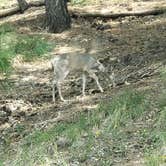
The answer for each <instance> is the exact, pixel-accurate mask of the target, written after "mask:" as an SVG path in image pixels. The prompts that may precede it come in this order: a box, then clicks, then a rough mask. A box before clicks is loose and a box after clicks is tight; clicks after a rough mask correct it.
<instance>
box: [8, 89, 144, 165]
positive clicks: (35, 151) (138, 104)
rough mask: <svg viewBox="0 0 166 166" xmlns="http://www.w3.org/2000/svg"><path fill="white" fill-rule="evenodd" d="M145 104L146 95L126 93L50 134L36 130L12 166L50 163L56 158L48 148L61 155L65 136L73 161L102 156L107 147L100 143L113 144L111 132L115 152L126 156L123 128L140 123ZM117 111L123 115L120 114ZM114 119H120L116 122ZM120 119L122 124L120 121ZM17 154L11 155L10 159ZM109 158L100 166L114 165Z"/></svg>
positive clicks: (18, 152)
mask: <svg viewBox="0 0 166 166" xmlns="http://www.w3.org/2000/svg"><path fill="white" fill-rule="evenodd" d="M145 101H146V100H145V97H144V95H143V94H142V93H140V92H137V91H125V92H123V93H121V94H119V95H117V96H116V97H115V99H114V100H112V101H110V102H108V103H102V104H100V106H99V108H98V109H95V110H91V111H89V112H88V113H81V114H80V115H78V116H77V117H75V118H74V121H73V122H70V123H69V122H61V123H58V124H56V125H55V126H54V127H52V128H51V129H49V130H46V131H40V130H36V131H33V133H32V134H30V135H28V136H26V137H25V138H24V139H23V141H22V143H21V144H20V146H19V147H18V150H17V153H16V154H13V155H14V156H15V157H14V160H13V157H11V159H10V160H11V162H12V165H13V166H15V165H24V164H25V163H28V165H34V164H46V162H47V159H49V160H50V159H51V158H52V156H50V154H49V152H48V151H47V149H48V147H50V146H51V147H53V151H54V155H55V154H57V156H59V155H60V153H59V149H58V148H57V146H56V140H58V138H59V137H65V138H67V139H68V140H70V145H69V147H68V146H67V147H65V149H66V150H67V151H68V152H69V153H70V157H71V159H73V160H81V161H84V160H87V159H88V158H89V156H90V155H92V156H93V155H94V156H96V157H101V155H102V153H100V150H101V148H103V147H102V146H100V143H99V142H98V140H99V141H101V140H102V141H104V142H105V141H106V142H107V141H109V140H110V136H109V134H110V133H112V141H113V142H114V149H113V151H116V153H118V155H119V156H121V157H125V155H126V145H125V141H126V140H127V135H126V133H125V132H122V130H121V127H122V126H123V125H124V124H126V123H128V122H130V121H133V120H136V119H137V118H139V116H141V115H142V114H143V112H144V111H145V108H146V104H145V103H146V102H145ZM116 111H118V112H120V113H121V114H119V113H118V114H116V113H115V112H116ZM113 119H116V120H115V121H114V120H113ZM119 120H120V123H119V122H117V121H119ZM108 127H109V130H108ZM123 127H124V126H123ZM110 129H114V130H110ZM23 130H24V126H23V127H22V126H17V127H16V131H17V132H18V133H21V132H22V131H23ZM84 136H85V138H84ZM105 144H107V143H105ZM119 144H120V145H121V146H119ZM108 146H109V149H110V150H109V149H108V151H109V153H110V154H109V155H111V154H112V151H111V145H107V146H106V147H105V148H108ZM78 154H79V155H78ZM13 155H11V154H9V155H8V156H13ZM104 155H106V154H104ZM109 155H106V156H104V158H102V157H101V160H100V161H99V163H100V164H102V165H103V164H104V163H105V161H106V158H107V161H108V162H109V163H112V159H111V158H109ZM46 158H47V159H46ZM56 159H57V158H56ZM59 160H60V162H61V163H64V165H65V164H66V163H68V160H66V159H64V157H63V156H61V155H60V157H59ZM108 162H107V163H108Z"/></svg>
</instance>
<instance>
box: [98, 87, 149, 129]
mask: <svg viewBox="0 0 166 166" xmlns="http://www.w3.org/2000/svg"><path fill="white" fill-rule="evenodd" d="M147 105H148V103H147V101H146V98H145V96H144V94H143V93H140V92H137V91H129V90H127V91H125V92H123V93H121V94H119V95H117V96H116V97H114V98H113V100H112V102H111V103H110V104H108V105H105V106H101V108H100V109H101V110H102V111H104V112H105V113H106V114H108V118H107V121H108V129H116V128H119V127H121V126H125V125H126V124H127V123H129V122H133V121H134V120H135V119H137V118H139V117H140V116H141V115H142V114H143V112H144V111H145V110H147Z"/></svg>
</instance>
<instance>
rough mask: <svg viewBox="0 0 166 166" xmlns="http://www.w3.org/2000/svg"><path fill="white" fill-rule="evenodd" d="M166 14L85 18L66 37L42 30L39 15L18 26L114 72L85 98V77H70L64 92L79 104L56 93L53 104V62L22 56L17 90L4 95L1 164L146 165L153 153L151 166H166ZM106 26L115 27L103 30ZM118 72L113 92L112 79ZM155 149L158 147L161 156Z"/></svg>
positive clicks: (0, 99) (14, 80) (14, 81)
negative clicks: (24, 59) (87, 55)
mask: <svg viewBox="0 0 166 166" xmlns="http://www.w3.org/2000/svg"><path fill="white" fill-rule="evenodd" d="M26 14H27V13H25V15H26ZM165 17H166V15H165V14H162V15H158V16H147V17H142V18H141V17H140V18H137V17H127V18H123V19H122V18H119V19H118V20H101V19H95V20H91V19H89V20H85V19H82V18H78V19H73V25H72V29H71V30H69V31H66V32H64V33H62V34H49V33H47V32H46V31H44V30H42V29H40V28H39V27H40V25H41V18H40V17H39V18H31V19H30V20H19V21H15V22H14V25H15V26H17V27H18V32H17V33H20V31H21V27H28V31H27V29H26V31H23V32H21V33H26V34H27V33H28V34H29V35H34V34H39V35H41V36H42V37H43V38H46V39H47V40H49V41H50V42H55V43H56V46H55V49H54V53H56V54H62V53H68V52H70V53H73V54H78V53H79V52H84V51H85V50H89V52H90V54H91V55H92V56H95V57H96V58H100V59H101V61H102V63H103V64H104V65H105V67H106V68H107V73H106V74H104V73H98V76H99V79H100V82H101V84H102V86H103V87H104V93H103V94H101V93H100V92H99V91H98V90H97V86H96V84H95V82H93V80H92V79H90V78H89V79H88V83H87V89H86V93H87V97H86V98H85V99H84V100H81V95H80V94H81V79H80V73H71V75H70V76H69V77H68V78H67V79H66V82H65V83H64V86H63V87H64V89H63V94H64V96H65V98H71V99H72V100H73V99H74V100H73V101H71V102H70V103H62V102H60V100H59V96H58V94H57V91H56V103H55V104H54V103H52V96H51V81H52V71H51V70H50V63H49V59H40V60H36V61H34V62H21V61H20V59H18V60H17V59H16V60H15V62H14V67H15V70H14V71H13V72H12V74H11V75H10V77H9V78H8V84H10V86H9V88H8V89H7V90H5V91H4V90H1V93H0V104H1V105H0V109H1V114H0V120H1V122H0V130H1V135H0V141H1V144H0V156H2V159H1V158H0V164H1V162H2V163H4V165H25V163H28V165H99V166H100V165H117V166H119V165H126V166H127V165H138V166H141V165H143V164H144V163H145V158H146V157H145V156H147V158H148V161H149V162H147V163H146V164H147V165H148V164H149V165H150V164H151V163H152V164H153V163H155V164H156V163H157V164H158V165H159V164H161V163H162V164H163V165H164V164H165V155H166V153H165V151H164V150H163V149H164V148H165V146H164V143H165V132H164V130H163V129H165V125H164V124H165V123H164V122H165V120H164V118H165V113H164V112H165V70H166V69H165V65H166V55H165V52H166V47H165V43H166V20H165ZM106 25H109V26H108V27H109V28H106V29H105V28H101V27H102V26H106ZM52 56H53V55H50V57H52ZM112 71H113V72H114V73H115V78H116V80H115V81H116V84H117V85H116V87H114V88H113V87H112V83H111V82H110V80H109V76H110V75H111V73H112ZM162 73H164V74H162ZM1 82H3V80H1ZM76 96H79V98H78V99H76ZM121 98H122V99H121ZM158 98H159V100H158ZM145 101H146V102H145ZM117 105H118V107H117ZM124 111H129V112H128V113H127V114H125V113H124ZM116 113H119V114H116ZM120 114H122V115H123V116H122V117H121V116H120ZM128 115H129V116H128ZM160 115H161V116H160ZM80 117H81V118H80ZM158 119H160V120H158ZM157 122H158V123H157ZM157 130H159V131H160V130H161V133H162V134H161V133H157ZM153 131H154V132H153ZM156 133H157V134H156ZM163 133H164V134H163ZM155 134H156V135H155ZM154 135H155V136H154ZM160 136H162V138H163V140H164V143H162V144H161V139H160ZM159 142H160V143H159ZM157 146H159V149H157ZM154 149H157V150H158V153H156V154H157V156H155V157H153V150H154ZM4 152H5V153H4ZM151 154H152V155H151ZM151 156H152V157H151ZM149 158H150V159H149ZM152 164H151V165H152ZM2 165H3V164H2Z"/></svg>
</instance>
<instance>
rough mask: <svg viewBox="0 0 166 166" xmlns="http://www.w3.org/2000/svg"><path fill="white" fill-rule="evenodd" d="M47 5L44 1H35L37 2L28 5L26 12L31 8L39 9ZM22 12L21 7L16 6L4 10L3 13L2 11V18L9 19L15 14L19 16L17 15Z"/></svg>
mask: <svg viewBox="0 0 166 166" xmlns="http://www.w3.org/2000/svg"><path fill="white" fill-rule="evenodd" d="M44 5H45V3H44V1H35V2H30V3H28V6H27V8H26V9H24V11H25V10H27V9H29V8H31V7H39V6H44ZM21 12H22V10H21V9H20V7H19V6H16V7H12V8H10V9H5V10H4V9H3V10H2V11H0V18H3V17H7V16H12V15H14V14H17V13H21Z"/></svg>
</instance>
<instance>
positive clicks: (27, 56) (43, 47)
mask: <svg viewBox="0 0 166 166" xmlns="http://www.w3.org/2000/svg"><path fill="white" fill-rule="evenodd" d="M51 49H52V46H51V43H48V42H47V41H46V40H44V39H43V38H42V37H40V36H28V35H20V36H18V40H17V43H16V45H15V53H16V54H22V55H23V58H24V60H26V61H32V60H34V59H35V58H40V57H42V56H43V55H44V54H46V53H47V52H49V51H51Z"/></svg>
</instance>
